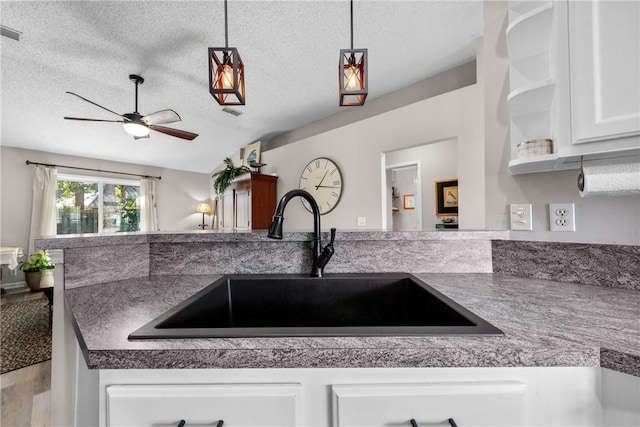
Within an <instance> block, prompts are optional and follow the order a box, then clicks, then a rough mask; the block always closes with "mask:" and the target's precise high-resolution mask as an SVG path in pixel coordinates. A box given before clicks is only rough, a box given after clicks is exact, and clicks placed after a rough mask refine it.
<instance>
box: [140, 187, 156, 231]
mask: <svg viewBox="0 0 640 427" xmlns="http://www.w3.org/2000/svg"><path fill="white" fill-rule="evenodd" d="M140 193H141V194H140V231H157V230H158V213H157V209H156V180H155V179H153V178H142V179H141V180H140Z"/></svg>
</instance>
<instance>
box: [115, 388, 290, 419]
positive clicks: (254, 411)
mask: <svg viewBox="0 0 640 427" xmlns="http://www.w3.org/2000/svg"><path fill="white" fill-rule="evenodd" d="M300 388H301V386H300V384H204V385H195V384H190V385H181V384H176V385H168V384H156V385H111V386H107V388H106V390H107V425H108V426H110V427H115V426H154V427H160V426H162V427H169V426H176V425H177V424H178V423H179V422H180V420H184V421H185V427H189V426H205V425H206V426H215V425H216V423H217V422H218V421H220V420H222V421H224V427H227V426H229V427H242V426H247V427H248V426H252V427H253V426H265V427H267V426H278V427H284V426H297V425H298V423H299V421H298V419H299V416H298V406H299V396H300Z"/></svg>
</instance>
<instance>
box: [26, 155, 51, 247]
mask: <svg viewBox="0 0 640 427" xmlns="http://www.w3.org/2000/svg"><path fill="white" fill-rule="evenodd" d="M57 187H58V171H57V170H56V168H53V167H49V166H36V167H35V168H34V171H33V201H32V204H31V228H30V231H29V232H30V234H29V254H31V253H32V252H33V250H34V249H33V241H34V239H35V238H37V237H40V236H55V235H56V232H57V230H56V215H57V212H56V189H57Z"/></svg>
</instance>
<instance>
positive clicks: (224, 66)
mask: <svg viewBox="0 0 640 427" xmlns="http://www.w3.org/2000/svg"><path fill="white" fill-rule="evenodd" d="M209 93H211V96H213V98H214V99H215V100H216V101H218V104H220V105H244V99H245V98H244V64H243V63H242V59H241V58H240V54H239V53H238V49H236V48H234V47H210V48H209Z"/></svg>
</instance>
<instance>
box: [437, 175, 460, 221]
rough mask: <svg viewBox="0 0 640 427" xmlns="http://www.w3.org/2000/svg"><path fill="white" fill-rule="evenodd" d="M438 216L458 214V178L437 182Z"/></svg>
mask: <svg viewBox="0 0 640 427" xmlns="http://www.w3.org/2000/svg"><path fill="white" fill-rule="evenodd" d="M435 190H436V216H457V215H458V180H457V179H446V180H441V181H436V182H435Z"/></svg>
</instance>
